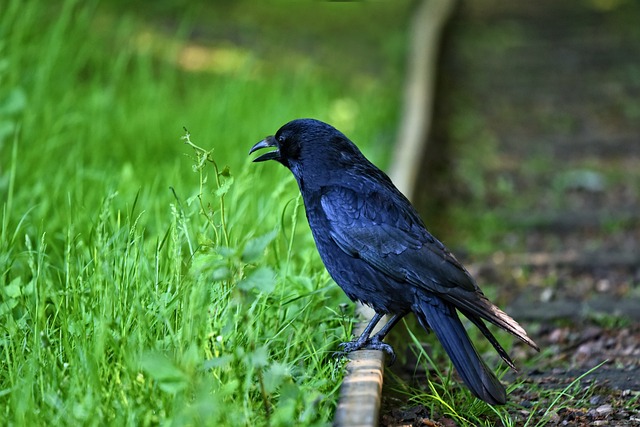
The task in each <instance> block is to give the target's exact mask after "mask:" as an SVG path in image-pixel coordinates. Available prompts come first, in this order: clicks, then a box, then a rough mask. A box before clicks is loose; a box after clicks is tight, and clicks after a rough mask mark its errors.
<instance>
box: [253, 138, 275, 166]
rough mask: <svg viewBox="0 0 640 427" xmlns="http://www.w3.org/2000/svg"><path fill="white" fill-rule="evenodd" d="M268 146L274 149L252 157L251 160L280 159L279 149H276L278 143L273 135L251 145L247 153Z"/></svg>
mask: <svg viewBox="0 0 640 427" xmlns="http://www.w3.org/2000/svg"><path fill="white" fill-rule="evenodd" d="M268 147H276V149H275V150H274V151H270V152H268V153H264V154H263V155H262V156H258V157H256V158H255V159H253V161H254V162H264V161H266V160H280V150H279V149H278V143H277V141H276V139H275V138H274V137H273V136H268V137H266V138H265V139H263V140H262V141H260V142H258V143H257V144H256V145H254V146H253V147H251V150H249V154H251V153H253V152H254V151H257V150H260V149H262V148H268Z"/></svg>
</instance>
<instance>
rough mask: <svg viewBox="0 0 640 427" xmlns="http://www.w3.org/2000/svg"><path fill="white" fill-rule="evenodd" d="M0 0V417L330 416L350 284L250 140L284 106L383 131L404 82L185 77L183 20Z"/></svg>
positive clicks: (252, 71) (301, 74) (296, 71)
mask: <svg viewBox="0 0 640 427" xmlns="http://www.w3.org/2000/svg"><path fill="white" fill-rule="evenodd" d="M0 10H2V13H1V14H0V58H1V59H0V160H1V161H2V162H1V163H0V167H1V169H0V195H2V199H0V201H1V203H2V204H1V206H2V211H1V215H2V216H1V222H0V226H1V227H0V274H1V275H0V325H2V326H1V327H0V361H1V362H0V363H1V364H2V368H1V369H0V423H1V424H3V425H6V424H14V425H43V424H55V425H65V424H66V425H79V424H84V425H96V424H99V425H103V424H117V425H123V424H128V425H156V424H169V423H171V424H177V425H247V424H251V425H254V424H258V425H262V424H272V425H291V423H294V424H315V423H318V424H326V423H328V422H329V420H330V419H331V416H332V412H333V409H334V407H335V400H336V397H337V389H338V387H339V383H340V377H341V375H342V370H341V366H340V363H339V362H337V361H335V360H333V359H332V358H331V357H330V354H331V352H332V351H333V350H335V348H336V344H337V342H339V341H341V340H344V339H345V337H346V336H347V335H348V334H349V333H350V321H349V319H348V317H345V316H344V315H342V314H341V311H340V304H341V303H343V302H345V297H344V296H343V295H342V292H341V291H340V290H339V289H338V288H337V287H336V286H335V285H333V284H332V283H331V282H330V280H329V277H328V275H327V274H326V272H325V271H324V269H323V267H322V265H321V263H320V262H319V259H318V257H317V256H316V254H315V249H314V247H313V244H312V241H311V238H310V235H309V232H308V230H307V229H306V227H307V226H306V224H305V222H304V221H303V220H302V218H303V216H302V215H303V214H302V211H303V208H302V207H301V204H300V200H299V199H298V198H297V197H296V194H297V190H296V188H295V184H294V183H293V181H292V179H291V178H290V177H289V175H288V174H287V173H286V171H285V170H284V169H283V168H277V165H270V166H272V167H266V166H262V165H252V164H250V160H249V159H248V158H247V152H248V149H249V147H250V146H251V145H252V144H253V143H255V142H256V141H257V140H258V139H260V138H261V137H263V136H264V135H266V134H268V133H271V132H274V131H275V130H276V128H277V127H278V126H279V125H280V124H282V123H284V122H285V121H287V120H289V119H292V118H295V117H300V116H313V117H318V118H320V119H324V120H330V121H331V120H332V119H333V121H334V122H335V121H336V120H337V121H338V122H340V121H342V124H343V125H345V126H347V125H348V127H351V128H352V132H351V135H353V136H354V139H355V140H356V141H358V142H366V141H378V140H383V139H389V140H391V137H392V135H393V126H394V125H393V123H394V120H395V117H396V110H397V99H396V97H395V93H397V92H399V91H397V89H396V88H395V87H394V85H393V84H390V83H389V82H376V81H374V82H373V84H366V85H357V84H354V83H353V80H352V79H350V78H344V79H340V78H337V77H336V76H335V75H331V73H329V72H326V71H327V70H321V69H315V68H314V67H313V66H309V65H305V66H301V67H293V68H292V69H289V70H275V71H274V70H273V69H271V70H268V69H264V68H260V67H257V66H255V63H256V62H255V61H258V59H254V58H252V57H251V56H249V59H248V60H247V61H245V62H244V63H243V64H242V65H241V66H239V67H237V68H235V69H233V71H232V72H222V73H218V72H210V71H208V70H199V71H193V70H191V71H190V70H188V69H185V67H183V66H181V65H180V61H178V60H173V58H176V57H178V56H179V54H180V52H181V50H183V49H184V48H185V46H188V45H189V43H190V42H189V40H187V39H185V38H183V37H182V36H181V35H180V34H186V33H187V31H186V30H185V28H187V27H188V24H184V25H182V26H179V28H178V32H177V34H176V33H169V34H163V33H162V31H161V30H157V29H155V28H156V27H153V26H152V25H151V24H149V23H148V22H144V21H141V20H140V19H139V18H138V17H137V15H136V14H135V13H133V12H130V13H122V14H116V13H115V12H114V11H113V10H112V9H110V8H109V7H105V6H104V5H102V4H100V3H98V2H91V1H89V2H78V1H73V0H67V1H62V2H51V3H45V2H21V1H17V0H8V1H4V2H1V4H0ZM283 13H285V11H283ZM150 28H151V29H150ZM338 124H340V123H338ZM183 126H186V127H187V128H188V129H189V131H190V132H191V135H190V140H191V141H192V142H193V144H195V145H196V146H198V147H204V148H205V150H204V151H203V150H199V149H197V148H196V149H195V150H194V147H192V146H189V145H186V144H184V141H182V140H181V136H183V135H184V132H183V130H182V127H183ZM370 147H372V148H371V150H372V152H373V153H374V154H373V155H374V157H375V156H378V159H379V160H382V159H383V155H384V153H385V150H386V148H385V147H384V146H381V145H378V146H377V148H376V145H375V144H372V145H370ZM212 161H213V162H215V167H214V164H213V163H212Z"/></svg>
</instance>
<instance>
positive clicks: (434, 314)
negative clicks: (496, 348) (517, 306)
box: [413, 297, 507, 405]
mask: <svg viewBox="0 0 640 427" xmlns="http://www.w3.org/2000/svg"><path fill="white" fill-rule="evenodd" d="M413 308H414V313H415V314H416V317H417V318H418V321H419V322H420V324H421V325H422V327H423V328H425V329H427V330H429V329H431V330H433V332H435V334H436V336H437V337H438V340H439V341H440V343H441V344H442V346H443V347H444V349H445V351H446V352H447V354H448V355H449V357H450V358H451V361H452V362H453V366H455V368H456V370H457V371H458V374H459V375H460V377H461V378H462V380H463V381H464V383H465V384H466V385H467V387H469V389H470V390H471V391H472V392H473V394H474V395H475V396H477V397H478V398H480V399H482V400H484V401H485V402H487V403H489V404H491V405H503V404H505V403H506V401H507V393H506V391H505V389H504V386H503V385H502V384H501V383H500V380H498V378H497V377H496V376H495V375H494V373H493V371H491V370H490V369H489V367H488V366H487V365H486V364H485V363H484V361H482V359H481V358H480V356H479V355H478V352H477V351H476V349H475V347H474V346H473V344H472V343H471V340H470V339H469V336H468V335H467V331H466V330H465V328H464V326H463V325H462V322H461V321H460V318H459V317H458V313H457V312H456V310H455V309H454V308H453V307H452V306H450V305H449V304H447V303H446V302H444V301H442V300H440V299H439V298H437V297H432V298H431V299H427V298H421V299H420V301H418V302H417V303H416V304H415V305H414V307H413Z"/></svg>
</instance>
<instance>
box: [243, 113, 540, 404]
mask: <svg viewBox="0 0 640 427" xmlns="http://www.w3.org/2000/svg"><path fill="white" fill-rule="evenodd" d="M269 147H272V148H275V150H273V151H270V152H267V153H265V154H262V155H261V156H259V157H257V158H256V159H254V160H253V161H254V162H263V161H265V160H276V161H278V162H280V163H281V164H283V165H284V166H285V167H287V168H288V169H289V170H290V171H291V172H292V173H293V176H294V177H295V179H296V181H297V182H298V186H299V187H300V192H301V193H302V198H303V200H304V205H305V209H306V214H307V219H308V221H309V226H310V228H311V232H312V233H313V237H314V239H315V242H316V246H317V248H318V252H319V253H320V257H321V258H322V261H323V262H324V265H325V267H326V268H327V271H328V272H329V274H330V275H331V277H332V278H333V279H334V280H335V282H336V283H337V284H338V285H340V287H341V288H342V289H343V290H344V292H345V293H346V294H347V295H348V296H349V298H351V300H353V301H361V302H362V303H364V304H366V305H368V306H370V307H371V308H373V310H375V312H376V314H375V316H374V317H373V319H372V320H371V322H370V323H369V324H368V325H367V327H366V328H365V330H364V332H363V333H362V335H361V336H360V337H359V338H357V339H356V340H355V341H351V342H347V343H343V344H342V347H343V348H344V351H345V352H350V351H354V350H358V349H362V348H367V349H379V350H384V351H385V352H387V353H388V354H389V355H390V356H391V358H392V360H393V359H394V358H395V355H394V353H393V349H392V348H391V346H389V345H388V344H385V343H383V342H382V340H383V339H384V337H385V336H386V335H387V333H388V332H389V331H390V330H391V328H393V327H394V326H395V325H396V324H397V323H398V321H399V320H400V319H402V317H404V316H405V315H406V314H408V313H409V312H413V313H414V314H415V315H416V316H417V318H418V321H419V322H420V324H421V325H422V327H423V328H425V329H426V330H427V331H429V330H433V331H434V332H435V334H436V336H437V337H438V340H440V342H441V343H442V346H443V347H444V349H445V350H446V352H447V354H448V355H449V357H450V358H451V360H452V362H453V365H454V366H455V368H456V369H457V371H458V373H459V374H460V377H461V378H462V380H463V381H464V382H465V384H466V385H467V386H468V387H469V388H470V389H471V391H472V392H473V394H474V395H476V396H477V397H479V398H480V399H482V400H484V401H485V402H487V403H490V404H493V405H496V404H504V403H505V402H506V391H505V389H504V386H503V385H502V384H501V383H500V381H499V380H498V378H497V377H496V376H495V375H494V373H493V372H492V371H491V370H490V369H489V367H487V365H486V364H485V363H484V362H483V361H482V359H481V358H480V356H479V355H478V352H477V351H476V349H475V348H474V346H473V344H472V343H471V341H470V339H469V336H468V335H467V332H466V330H465V328H464V326H463V325H462V322H461V321H460V318H459V317H458V313H457V312H458V311H459V312H461V313H462V314H464V315H465V316H466V317H467V318H468V319H469V320H471V322H473V323H474V324H475V325H476V326H477V327H478V328H479V329H480V331H481V332H482V333H483V334H484V336H485V337H486V338H487V339H488V340H489V342H490V343H491V344H492V345H493V347H494V348H495V349H496V351H497V352H498V354H499V355H500V357H502V359H503V360H504V361H505V362H506V363H507V364H508V365H509V366H510V367H511V368H513V369H515V366H514V364H513V362H512V360H511V358H510V357H509V355H508V354H507V352H506V351H505V350H504V349H503V348H502V347H501V346H500V344H499V343H498V341H496V339H495V337H494V336H493V335H492V334H491V332H490V331H489V329H488V328H487V326H486V325H485V323H484V321H485V320H486V321H488V322H490V323H493V324H494V325H496V326H498V327H500V328H502V329H504V330H506V331H508V332H510V333H511V334H513V335H515V336H516V337H518V338H519V339H520V340H522V341H523V342H525V343H527V344H528V345H530V346H531V347H533V348H535V349H536V350H538V346H537V345H536V344H535V343H534V342H533V341H532V340H531V339H530V338H529V337H528V336H527V333H526V331H525V330H524V329H523V328H522V327H521V326H520V325H519V324H518V323H517V322H516V321H515V320H513V319H512V318H511V317H509V316H508V315H507V314H506V313H504V312H503V311H502V310H500V309H499V308H498V307H496V306H495V305H494V304H492V303H491V302H490V301H489V300H488V299H487V298H486V297H485V296H484V294H483V293H482V291H481V290H480V288H479V287H478V285H477V284H476V282H475V280H474V279H473V278H472V277H471V275H470V274H469V272H467V270H466V269H465V268H464V267H463V266H462V264H460V262H458V260H457V259H456V258H455V257H454V256H453V255H452V254H451V253H450V252H449V251H448V250H447V249H446V248H445V247H444V245H443V244H442V243H440V241H438V240H437V239H436V238H435V237H433V236H432V235H431V234H430V233H429V232H428V231H427V229H426V227H425V225H424V223H423V222H422V220H421V219H420V217H419V216H418V213H417V212H416V210H415V209H414V208H413V206H412V205H411V203H410V202H409V200H407V198H406V197H405V196H403V195H402V193H400V191H399V190H398V189H397V188H396V187H395V186H394V185H393V183H392V182H391V180H390V179H389V177H388V176H387V175H386V174H385V173H384V172H382V171H381V170H380V169H378V168H377V167H376V166H374V165H373V164H372V163H371V162H370V161H369V160H367V159H366V158H365V157H364V155H362V153H361V152H360V150H358V148H357V147H356V146H355V145H354V144H353V143H352V142H351V141H350V140H349V139H348V138H347V137H346V136H345V135H344V134H342V133H341V132H340V131H338V130H337V129H335V128H334V127H332V126H330V125H328V124H326V123H323V122H321V121H318V120H314V119H298V120H293V121H291V122H289V123H287V124H285V125H284V126H282V127H281V128H280V129H279V130H278V131H277V132H276V134H275V135H274V136H269V137H267V138H265V139H264V140H262V141H260V142H258V143H257V144H256V145H254V146H253V147H252V148H251V150H250V152H249V154H251V153H253V152H254V151H256V150H260V149H263V148H269ZM385 314H390V315H392V317H391V319H390V320H389V321H388V322H387V324H386V325H384V327H383V328H382V329H381V330H380V331H379V332H378V333H376V334H375V335H373V336H370V335H371V332H372V330H373V328H374V327H375V325H376V324H377V323H378V321H379V320H380V319H381V318H382V316H383V315H385Z"/></svg>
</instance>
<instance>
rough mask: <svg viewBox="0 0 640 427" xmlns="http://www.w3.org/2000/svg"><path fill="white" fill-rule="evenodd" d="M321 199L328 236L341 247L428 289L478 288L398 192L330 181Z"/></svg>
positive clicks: (395, 275)
mask: <svg viewBox="0 0 640 427" xmlns="http://www.w3.org/2000/svg"><path fill="white" fill-rule="evenodd" d="M385 190H386V191H385ZM320 202H321V205H322V209H323V211H324V214H325V215H326V217H327V219H328V222H329V224H330V231H329V233H330V235H331V238H332V239H333V240H334V241H335V242H336V244H337V245H338V246H339V247H340V249H341V250H342V251H344V252H345V253H347V254H349V255H351V256H353V257H356V258H360V259H362V260H364V261H366V262H367V263H368V264H370V265H372V266H373V267H375V268H376V269H378V270H379V271H381V272H382V273H384V274H386V275H388V276H391V277H392V278H394V279H395V280H398V281H401V282H403V281H406V282H409V283H411V284H413V285H415V286H417V287H426V288H427V290H429V291H431V292H435V293H446V294H450V292H451V289H453V288H462V289H464V290H466V291H471V292H475V291H476V290H477V286H476V284H475V282H474V280H473V279H472V278H471V276H470V275H469V273H468V272H467V271H466V270H465V269H464V267H463V266H462V265H461V264H460V263H459V262H458V261H457V260H456V258H455V257H454V256H453V255H451V253H449V252H448V251H447V249H446V248H445V247H444V245H443V244H442V243H440V242H439V241H438V240H437V239H436V238H434V237H433V236H432V235H431V234H430V233H429V232H428V231H427V230H426V228H425V227H424V224H423V223H422V221H421V220H420V218H419V216H418V215H417V213H416V212H415V210H414V209H413V207H411V204H410V203H409V201H408V200H407V199H406V198H404V196H402V195H400V194H399V193H395V192H393V191H390V190H387V189H386V188H384V189H383V190H382V191H369V192H362V191H356V190H352V189H350V188H346V187H337V186H332V187H330V188H325V190H324V191H323V194H322V196H321V199H320ZM462 289H461V290H462Z"/></svg>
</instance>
